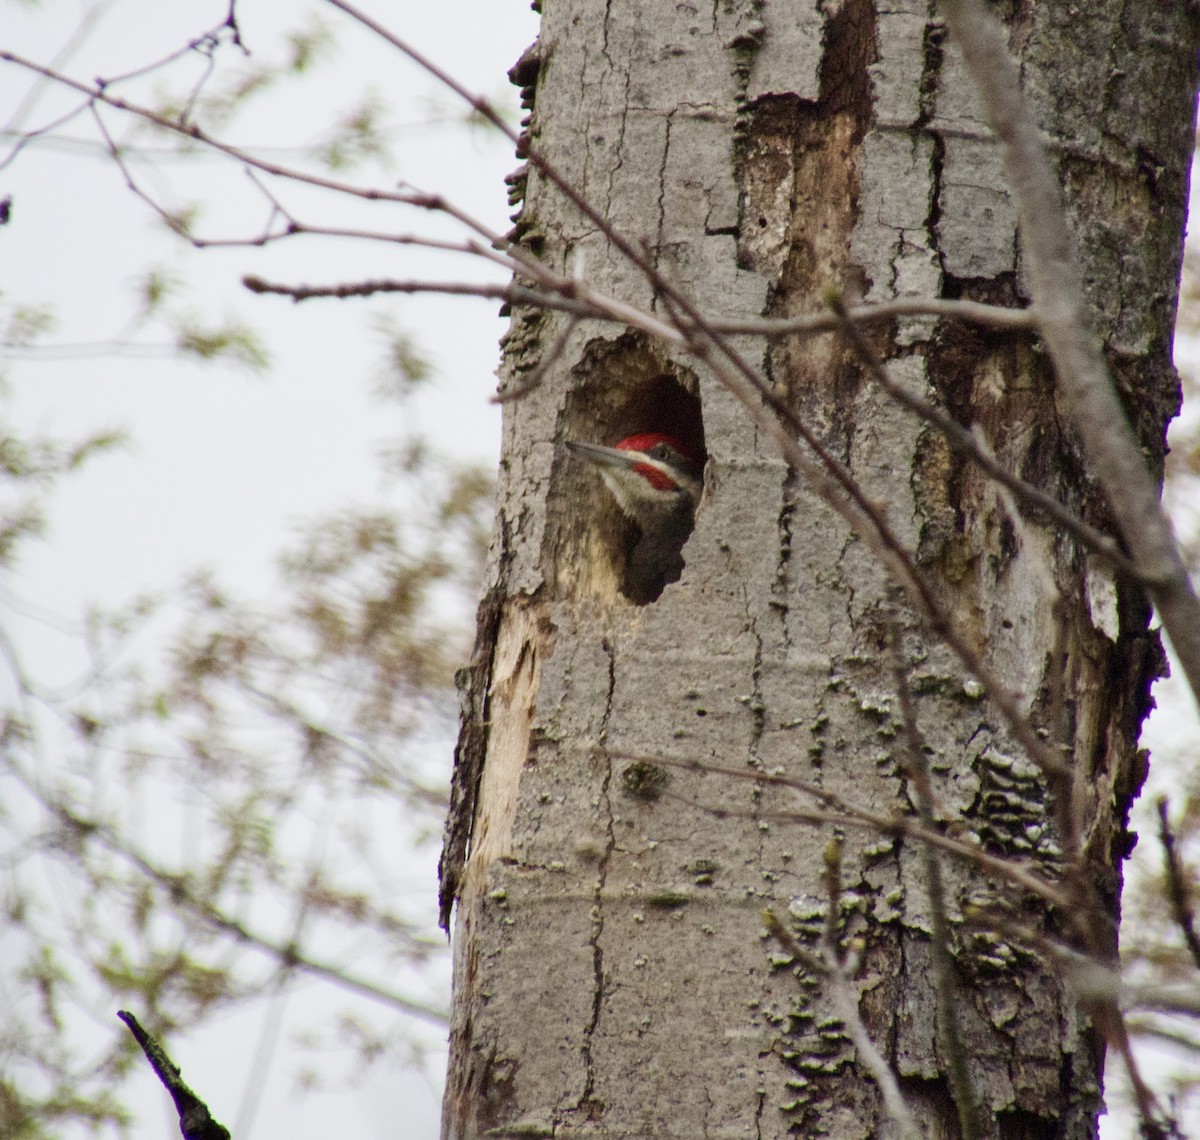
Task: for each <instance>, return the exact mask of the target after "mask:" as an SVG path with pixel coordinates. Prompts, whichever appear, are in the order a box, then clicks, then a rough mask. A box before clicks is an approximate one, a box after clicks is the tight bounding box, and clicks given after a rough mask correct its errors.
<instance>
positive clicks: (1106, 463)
mask: <svg viewBox="0 0 1200 1140" xmlns="http://www.w3.org/2000/svg"><path fill="white" fill-rule="evenodd" d="M942 9H943V11H944V12H945V16H946V24H947V26H948V28H949V29H950V33H951V35H952V36H954V38H955V39H956V40H957V41H958V44H959V46H960V47H961V48H962V52H963V57H964V59H965V60H966V64H967V68H968V70H969V71H970V73H971V76H972V78H973V79H974V80H975V83H976V85H977V87H978V88H979V92H980V95H981V96H982V98H983V104H984V107H985V109H986V111H987V115H988V120H989V122H990V123H991V126H992V129H993V130H994V131H995V132H996V134H997V135H998V136H999V138H1000V141H1001V143H1002V144H1003V147H1004V159H1005V167H1006V169H1007V172H1008V181H1009V184H1010V186H1011V187H1012V191H1013V195H1014V197H1015V198H1016V202H1017V208H1018V211H1019V214H1020V226H1021V237H1022V245H1021V248H1022V251H1023V253H1024V256H1025V261H1026V264H1027V266H1028V268H1029V281H1030V288H1031V290H1032V293H1033V298H1034V304H1035V306H1036V309H1037V315H1038V329H1039V331H1040V332H1041V335H1042V339H1043V340H1044V341H1045V343H1046V348H1047V350H1048V351H1049V354H1050V358H1051V360H1052V361H1053V362H1054V370H1055V375H1056V376H1057V379H1058V384H1059V387H1060V390H1061V392H1062V395H1063V403H1064V405H1065V407H1066V410H1067V413H1068V414H1069V415H1070V417H1071V419H1072V421H1073V422H1074V424H1075V426H1076V427H1077V428H1078V430H1079V434H1080V436H1081V437H1082V439H1083V445H1084V451H1085V453H1086V456H1087V460H1088V463H1089V466H1090V467H1091V470H1092V472H1093V474H1094V475H1095V477H1096V479H1097V480H1098V481H1099V483H1100V485H1101V486H1102V487H1103V488H1104V491H1105V494H1106V495H1107V497H1108V502H1109V506H1110V507H1111V508H1112V512H1113V515H1114V516H1115V518H1116V521H1117V526H1118V528H1119V529H1120V531H1121V534H1122V536H1123V537H1124V539H1125V542H1126V544H1127V545H1128V547H1129V549H1130V551H1131V552H1132V554H1133V560H1134V562H1136V563H1137V565H1138V567H1139V568H1140V569H1141V571H1142V573H1143V574H1144V575H1146V577H1147V578H1148V579H1149V580H1150V581H1151V582H1152V585H1151V587H1150V593H1151V597H1152V598H1153V599H1154V604H1155V607H1156V608H1157V610H1158V613H1159V617H1160V618H1161V619H1162V623H1163V627H1164V629H1166V631H1167V636H1168V637H1169V638H1170V640H1171V644H1172V646H1173V647H1174V649H1175V653H1176V655H1177V657H1178V658H1179V662H1180V664H1181V665H1182V666H1183V671H1184V673H1185V674H1186V676H1187V679H1188V684H1189V685H1190V686H1191V690H1192V695H1193V697H1194V698H1195V699H1196V701H1197V702H1198V703H1200V599H1198V598H1197V597H1196V594H1195V591H1194V590H1193V588H1192V584H1191V581H1190V579H1189V578H1188V573H1187V568H1186V566H1185V565H1184V561H1183V557H1182V555H1181V554H1180V551H1179V547H1178V545H1177V543H1176V542H1175V536H1174V534H1173V533H1172V531H1171V524H1170V522H1169V520H1168V519H1167V516H1166V514H1165V513H1164V511H1163V508H1162V503H1161V500H1160V497H1159V489H1158V487H1157V486H1156V484H1155V481H1154V478H1153V477H1152V476H1151V474H1150V472H1149V470H1147V468H1146V464H1145V461H1144V460H1143V458H1142V453H1141V449H1140V448H1139V447H1138V443H1137V440H1136V439H1135V437H1134V435H1133V432H1132V431H1131V429H1130V427H1129V422H1128V420H1127V419H1126V417H1125V413H1124V411H1123V410H1122V408H1121V404H1120V401H1119V400H1118V399H1117V394H1116V391H1115V390H1114V388H1113V385H1112V380H1111V379H1110V377H1109V374H1108V367H1107V365H1106V363H1105V359H1104V352H1103V349H1102V348H1101V345H1100V341H1099V338H1098V337H1097V336H1096V335H1095V334H1094V333H1093V332H1091V331H1090V327H1089V322H1088V311H1087V305H1086V302H1085V300H1084V294H1083V275H1082V272H1081V271H1080V267H1079V261H1078V258H1077V257H1076V255H1075V250H1074V244H1073V242H1072V239H1071V234H1070V231H1069V229H1068V228H1067V219H1066V214H1065V212H1064V210H1063V204H1062V196H1061V192H1060V189H1059V180H1058V177H1057V176H1056V174H1055V172H1054V170H1053V169H1052V168H1051V166H1050V161H1049V159H1048V157H1047V155H1046V149H1045V147H1044V145H1043V144H1042V139H1041V134H1040V132H1039V130H1038V125H1037V121H1036V119H1035V118H1034V116H1033V112H1032V110H1031V108H1030V107H1029V105H1028V103H1027V102H1026V100H1025V97H1024V95H1023V93H1022V91H1021V75H1020V71H1019V69H1018V67H1017V63H1016V60H1014V59H1013V57H1012V55H1011V54H1010V53H1009V51H1008V45H1007V43H1006V40H1005V34H1004V28H1003V26H1002V25H1001V24H1000V22H999V20H998V19H997V18H996V16H995V15H994V14H993V12H992V11H991V9H990V8H989V7H988V6H987V4H985V3H984V2H983V0H942Z"/></svg>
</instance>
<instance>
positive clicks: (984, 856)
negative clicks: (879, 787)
mask: <svg viewBox="0 0 1200 1140" xmlns="http://www.w3.org/2000/svg"><path fill="white" fill-rule="evenodd" d="M608 755H609V757H610V758H611V759H613V760H631V761H643V762H646V763H650V764H661V765H662V766H663V767H666V768H679V769H683V770H686V771H689V772H697V773H699V774H700V775H702V776H725V777H727V778H729V779H733V780H746V781H749V782H751V783H755V784H773V785H776V786H778V787H781V788H790V789H792V790H793V791H795V792H798V793H800V794H801V795H805V796H810V797H811V798H812V799H814V800H816V801H817V802H818V803H820V804H824V805H825V806H826V807H827V808H829V809H830V810H829V811H824V812H796V811H786V812H761V811H758V812H756V813H753V814H752V813H750V812H747V813H745V817H746V818H747V819H749V818H754V819H764V820H769V821H771V822H776V823H821V824H824V823H832V824H836V825H838V826H842V827H855V828H866V829H868V830H871V831H874V832H876V833H877V834H880V835H890V836H896V837H899V838H904V839H913V840H915V841H916V842H918V843H928V844H930V845H931V846H933V847H936V848H938V849H939V850H941V851H945V852H946V853H947V854H949V855H953V856H955V857H956V858H958V859H962V860H964V861H965V862H968V863H971V864H972V865H974V866H976V867H979V868H980V869H981V870H984V871H987V872H990V873H991V874H993V875H995V876H997V877H998V878H1002V879H1005V880H1007V881H1008V882H1010V883H1012V884H1013V886H1016V887H1019V888H1021V889H1022V890H1024V891H1028V892H1029V893H1030V894H1032V895H1034V896H1035V897H1037V898H1039V899H1041V900H1042V901H1043V902H1045V903H1048V904H1050V905H1051V906H1056V907H1060V908H1066V907H1067V906H1068V904H1069V902H1070V898H1069V896H1068V895H1066V894H1064V893H1063V892H1062V891H1060V890H1059V889H1058V888H1057V887H1056V886H1055V885H1054V884H1053V883H1052V882H1050V881H1049V880H1047V879H1045V878H1044V877H1043V876H1042V875H1041V874H1040V873H1039V871H1038V868H1037V867H1036V865H1035V864H1033V863H1030V862H1027V861H1023V860H1015V859H1003V858H1000V857H999V856H996V855H992V854H989V853H988V852H987V851H985V850H984V849H983V848H982V847H977V846H975V845H974V844H972V843H969V842H966V841H964V840H961V839H956V838H954V837H953V836H950V835H945V834H943V833H942V832H940V831H929V830H927V829H926V828H923V827H922V826H921V825H920V824H919V823H917V822H916V821H915V820H913V819H911V818H909V817H907V816H902V815H891V814H884V813H882V812H873V811H869V810H867V809H866V808H860V807H856V806H855V805H854V804H852V803H849V802H847V801H846V800H844V799H843V798H842V797H841V796H839V795H836V794H835V793H833V792H830V791H828V790H826V789H824V788H821V787H818V786H817V785H815V784H810V783H808V782H807V781H805V780H798V779H795V778H793V777H791V776H783V775H776V774H774V773H768V772H763V771H761V770H759V769H743V768H727V767H722V766H721V765H716V764H701V763H700V762H699V761H698V760H681V759H672V758H669V757H665V756H642V755H638V754H637V753H632V752H610V753H608ZM678 798H680V799H683V798H684V797H678ZM688 802H691V801H688ZM693 806H695V807H699V808H702V809H703V810H704V811H707V812H709V813H710V814H713V815H716V816H719V817H725V816H736V815H739V814H740V813H738V812H736V811H734V810H732V809H729V808H713V807H709V806H708V805H705V804H699V803H697V804H694V805H693Z"/></svg>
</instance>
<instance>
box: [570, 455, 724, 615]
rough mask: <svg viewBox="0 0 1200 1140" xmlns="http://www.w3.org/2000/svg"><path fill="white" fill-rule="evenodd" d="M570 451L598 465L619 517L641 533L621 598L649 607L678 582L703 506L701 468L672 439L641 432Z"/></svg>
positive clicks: (627, 567)
mask: <svg viewBox="0 0 1200 1140" xmlns="http://www.w3.org/2000/svg"><path fill="white" fill-rule="evenodd" d="M567 447H568V449H569V450H570V451H571V452H572V453H573V454H575V455H578V456H579V457H580V458H581V459H586V460H587V461H588V462H589V463H592V464H595V466H596V467H597V469H598V471H599V473H600V476H601V478H602V479H603V480H604V483H605V486H607V487H608V489H609V491H611V492H612V496H613V498H614V499H616V501H617V506H619V507H620V508H621V513H622V514H623V515H624V516H625V517H626V518H627V519H628V520H629V521H630V522H632V523H633V524H634V525H635V527H636V528H637V534H636V535H634V536H633V539H632V541H631V542H630V544H629V547H628V550H627V552H626V553H627V556H628V557H627V559H626V563H625V581H624V585H623V587H622V588H623V592H624V594H625V596H626V597H627V598H629V600H630V601H632V602H636V603H637V604H638V605H645V604H646V603H647V602H652V601H654V600H655V599H656V598H657V597H658V596H659V594H661V593H662V591H663V587H664V586H666V585H667V584H668V583H670V582H676V581H678V580H679V575H680V574H681V573H682V572H683V559H682V558H681V557H680V551H682V549H683V544H684V542H686V541H687V537H688V535H689V534H691V533H692V522H693V519H694V518H695V513H696V504H697V503H698V502H699V501H700V490H701V483H700V476H701V471H700V464H699V463H698V462H697V461H696V460H695V458H694V457H693V456H692V454H691V452H689V451H688V449H687V448H686V447H685V446H684V445H683V444H682V443H681V442H680V441H679V440H678V439H676V438H675V437H674V436H670V435H663V434H662V433H661V432H642V433H640V434H638V435H631V436H629V437H628V438H626V439H623V440H621V442H620V443H618V444H617V445H616V447H601V446H600V445H599V444H597V443H585V442H583V441H582V440H577V439H569V440H567Z"/></svg>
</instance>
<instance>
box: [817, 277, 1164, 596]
mask: <svg viewBox="0 0 1200 1140" xmlns="http://www.w3.org/2000/svg"><path fill="white" fill-rule="evenodd" d="M830 306H831V307H832V309H833V311H834V312H835V313H836V314H837V316H838V318H839V327H840V328H841V330H842V332H843V333H844V334H845V337H846V339H847V340H848V341H849V342H850V344H851V346H852V347H853V349H854V351H855V352H856V353H857V354H858V358H859V359H860V360H861V361H862V362H863V364H864V365H866V367H867V369H868V371H870V373H871V375H872V376H873V377H874V378H875V380H876V382H877V383H878V384H879V385H880V387H882V388H883V389H884V390H885V391H886V392H887V393H888V395H889V396H891V397H892V399H894V400H895V401H896V402H897V403H900V404H903V405H904V406H905V407H906V408H908V410H909V411H911V412H913V413H914V414H915V415H918V416H920V417H921V419H923V420H925V421H926V422H927V423H931V424H933V425H934V427H936V428H938V429H939V430H940V431H941V432H942V434H943V435H945V437H946V439H947V440H948V441H949V443H950V445H951V446H952V447H953V448H955V450H957V451H960V452H962V454H964V455H966V456H968V457H969V458H970V459H971V460H972V461H973V462H974V463H975V464H976V466H978V467H979V468H981V469H982V470H983V471H984V472H985V473H986V474H988V475H990V476H991V477H992V478H993V479H995V480H996V482H997V483H1000V484H1001V485H1002V486H1004V487H1007V488H1008V489H1009V490H1010V491H1011V492H1012V493H1013V494H1014V495H1016V496H1017V498H1018V499H1020V500H1021V501H1022V502H1023V503H1025V504H1026V505H1027V506H1030V507H1033V508H1034V509H1035V510H1037V511H1040V512H1041V513H1042V514H1043V515H1045V516H1046V517H1048V518H1050V519H1052V520H1053V521H1054V522H1056V523H1058V525H1059V526H1061V527H1062V528H1063V530H1065V531H1067V533H1068V534H1071V535H1073V536H1074V537H1075V538H1077V539H1078V540H1079V542H1080V543H1082V544H1083V545H1084V546H1085V547H1087V548H1088V549H1089V550H1091V551H1092V552H1093V553H1095V554H1098V555H1099V556H1100V557H1101V558H1104V559H1105V560H1106V561H1108V562H1109V563H1111V564H1112V565H1113V566H1114V567H1115V568H1116V569H1118V570H1119V571H1120V572H1121V573H1123V574H1125V575H1126V576H1127V577H1130V578H1132V579H1134V580H1135V581H1139V582H1143V583H1145V582H1148V581H1149V579H1148V578H1147V577H1146V576H1145V575H1144V574H1142V573H1141V572H1140V571H1139V569H1138V568H1137V567H1136V566H1135V565H1134V564H1133V563H1132V562H1131V561H1130V560H1129V559H1128V558H1126V557H1125V556H1124V555H1123V554H1122V553H1121V551H1120V550H1119V549H1118V547H1117V544H1116V542H1115V541H1114V540H1113V539H1112V538H1110V537H1109V536H1108V535H1106V534H1102V533H1101V532H1100V531H1098V530H1096V528H1095V527H1092V526H1089V525H1088V524H1087V523H1085V522H1084V521H1083V520H1082V519H1080V518H1078V517H1077V516H1076V515H1074V514H1072V513H1071V512H1070V511H1069V510H1067V508H1066V507H1064V506H1063V505H1062V503H1060V502H1059V501H1058V500H1057V499H1056V498H1054V496H1053V495H1048V494H1046V492H1045V491H1043V490H1041V489H1040V488H1038V487H1035V486H1033V484H1032V483H1027V482H1025V480H1024V479H1020V478H1018V477H1017V476H1016V475H1013V474H1012V473H1011V472H1010V471H1009V470H1008V468H1006V467H1004V466H1003V465H1002V464H1000V463H999V462H997V461H996V459H995V457H994V456H992V455H990V454H989V453H988V452H987V451H986V450H984V449H983V448H982V447H980V446H979V443H978V441H977V440H976V439H975V437H974V436H973V435H972V434H971V433H970V432H969V431H968V430H967V429H966V428H964V427H963V426H962V424H960V423H959V422H958V421H957V420H956V419H955V418H954V417H953V416H951V415H948V414H947V413H946V412H944V411H942V409H941V408H938V407H936V406H935V405H933V404H931V403H930V402H929V401H928V400H925V399H923V398H922V397H920V396H918V395H917V394H916V393H915V392H910V391H909V390H908V389H907V388H906V387H905V386H904V385H903V384H899V383H897V382H896V381H895V380H893V379H892V377H891V376H890V375H889V373H888V370H887V368H886V367H884V365H883V363H882V362H881V361H880V360H879V358H878V357H877V356H876V355H875V353H874V352H873V351H872V350H871V346H870V345H869V344H868V343H867V340H866V338H865V337H864V336H863V335H862V332H861V331H860V329H859V328H858V324H857V320H858V318H856V317H855V316H854V315H853V313H852V312H851V311H850V310H849V309H847V308H846V306H845V304H844V302H843V301H842V300H841V298H840V297H833V298H831V300H830Z"/></svg>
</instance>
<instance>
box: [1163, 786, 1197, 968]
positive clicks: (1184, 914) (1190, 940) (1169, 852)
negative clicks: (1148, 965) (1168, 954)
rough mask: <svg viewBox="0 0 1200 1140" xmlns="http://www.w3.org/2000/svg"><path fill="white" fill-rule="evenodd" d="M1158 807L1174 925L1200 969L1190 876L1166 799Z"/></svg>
mask: <svg viewBox="0 0 1200 1140" xmlns="http://www.w3.org/2000/svg"><path fill="white" fill-rule="evenodd" d="M1155 806H1156V807H1157V809H1158V841H1159V843H1161V844H1162V849H1163V870H1164V871H1165V872H1166V876H1167V898H1168V899H1169V900H1170V903H1171V914H1172V916H1173V917H1174V919H1175V925H1176V926H1178V927H1179V930H1180V932H1181V933H1182V934H1183V940H1184V943H1185V944H1186V945H1187V948H1188V953H1189V954H1190V955H1191V956H1192V963H1193V965H1195V966H1196V967H1197V968H1200V937H1197V935H1196V915H1195V911H1194V910H1193V908H1192V897H1191V896H1192V893H1191V891H1190V890H1189V889H1188V882H1187V876H1186V875H1185V874H1184V870H1183V865H1182V864H1181V863H1180V861H1179V851H1178V850H1177V848H1176V846H1175V833H1174V832H1173V831H1172V830H1171V823H1170V820H1169V819H1168V815H1167V810H1168V809H1167V801H1166V799H1165V798H1162V799H1159V801H1158V803H1157V804H1156V805H1155Z"/></svg>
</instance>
